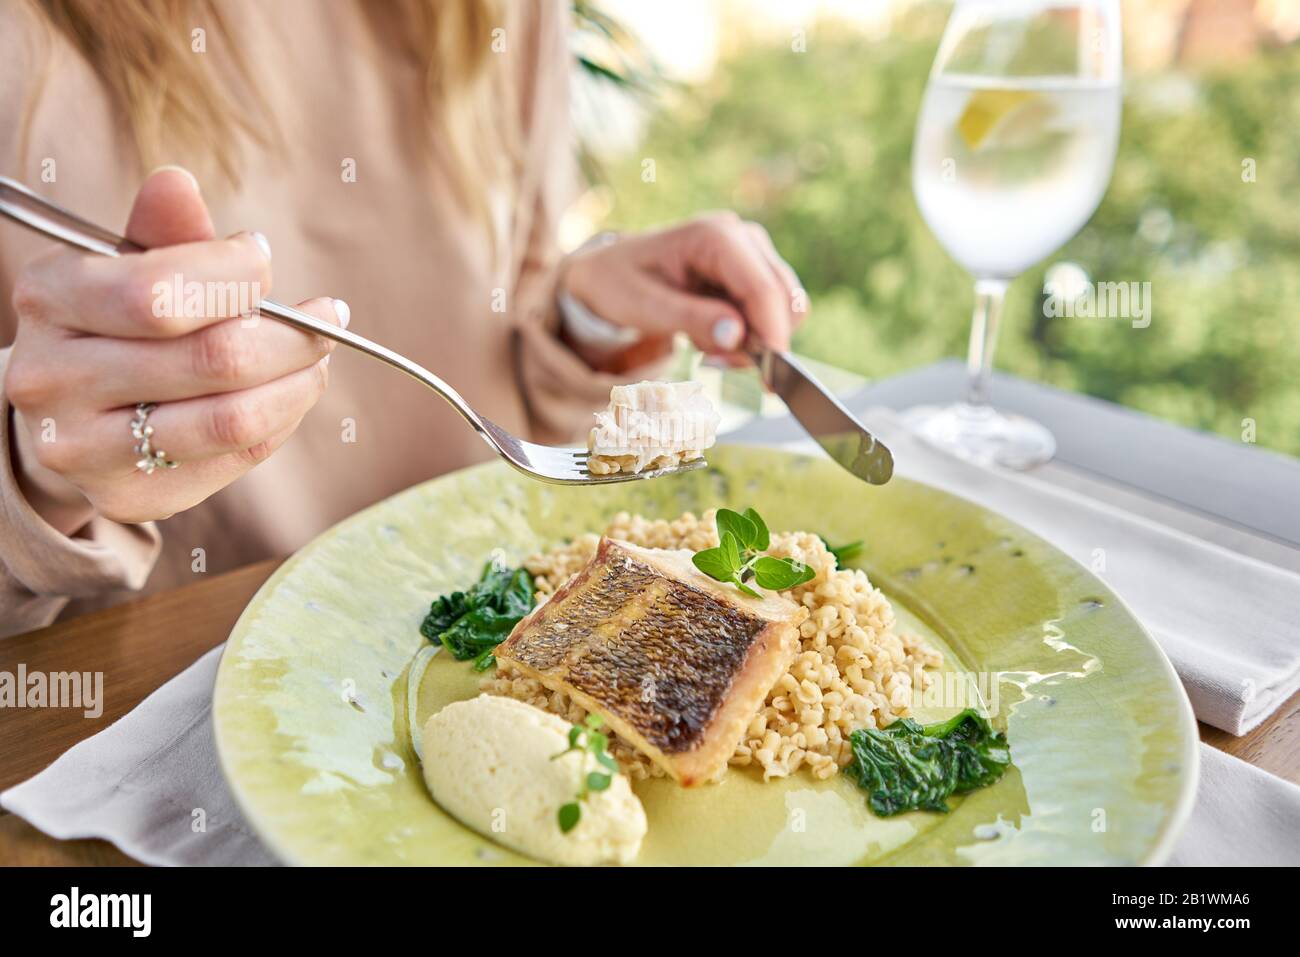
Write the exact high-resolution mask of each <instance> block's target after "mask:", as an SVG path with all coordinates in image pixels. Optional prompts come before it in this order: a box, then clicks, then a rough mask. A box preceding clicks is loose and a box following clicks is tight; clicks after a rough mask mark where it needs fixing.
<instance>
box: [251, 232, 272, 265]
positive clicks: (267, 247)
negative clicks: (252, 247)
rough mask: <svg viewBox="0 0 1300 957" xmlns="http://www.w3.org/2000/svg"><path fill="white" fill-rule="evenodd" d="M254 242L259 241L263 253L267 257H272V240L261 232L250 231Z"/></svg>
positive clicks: (258, 244) (259, 247) (258, 245)
mask: <svg viewBox="0 0 1300 957" xmlns="http://www.w3.org/2000/svg"><path fill="white" fill-rule="evenodd" d="M249 235H251V236H252V237H253V242H255V243H257V248H258V249H260V250H262V255H263V256H265V257H266V258H267V259H270V258H271V241H270V240H269V239H267V238H266V237H265V236H264V235H263V234H261V233H250V234H249Z"/></svg>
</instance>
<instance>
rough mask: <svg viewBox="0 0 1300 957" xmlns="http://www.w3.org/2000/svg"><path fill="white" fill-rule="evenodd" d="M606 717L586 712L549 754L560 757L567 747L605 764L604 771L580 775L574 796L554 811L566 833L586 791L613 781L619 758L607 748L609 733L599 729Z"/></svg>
mask: <svg viewBox="0 0 1300 957" xmlns="http://www.w3.org/2000/svg"><path fill="white" fill-rule="evenodd" d="M604 724H605V721H604V719H603V718H601V716H600V715H598V714H589V715H587V717H586V719H585V720H584V721H583V722H582V724H575V725H574V726H573V727H572V728H570V729H569V746H568V747H567V748H565V749H564V750H563V751H561V752H560V753H559V754H553V755H551V760H552V761H554V760H555V759H556V758H562V757H564V756H565V755H566V754H568V753H569V752H570V751H584V752H589V753H590V754H591V755H592V756H593V757H594V758H595V759H596V763H597V764H599V765H600V766H601V767H603V768H605V770H604V771H589V772H587V774H586V775H585V776H584V777H583V779H582V787H581V789H579V791H578V795H577V797H575V798H574V799H573V800H572V801H570V802H569V803H568V804H564V805H561V806H560V810H559V811H557V812H556V819H557V820H558V821H559V824H560V830H561V831H563V832H564V833H565V834H568V833H569V832H570V831H572V830H573V829H574V828H575V827H577V826H578V822H579V821H581V820H582V802H583V801H585V800H586V799H587V795H588V794H589V793H591V792H592V791H604V790H605V789H607V788H608V787H609V786H610V784H612V783H613V781H614V775H615V774H617V773H618V762H617V761H615V760H614V757H613V756H612V755H611V754H610V753H609V751H608V750H607V749H608V747H609V736H608V735H606V734H603V733H602V732H601V730H600V729H601V728H602V727H603V726H604Z"/></svg>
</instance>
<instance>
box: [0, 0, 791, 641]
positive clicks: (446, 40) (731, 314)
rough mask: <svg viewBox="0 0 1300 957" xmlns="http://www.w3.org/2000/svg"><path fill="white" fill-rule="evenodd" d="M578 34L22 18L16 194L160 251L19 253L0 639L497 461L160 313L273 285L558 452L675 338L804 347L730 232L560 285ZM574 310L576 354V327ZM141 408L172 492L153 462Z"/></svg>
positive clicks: (162, 15)
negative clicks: (557, 445)
mask: <svg viewBox="0 0 1300 957" xmlns="http://www.w3.org/2000/svg"><path fill="white" fill-rule="evenodd" d="M568 16H569V12H568V7H567V4H565V3H563V2H561V0H549V2H545V3H535V2H531V0H518V2H504V0H400V2H389V3H383V4H366V3H362V2H360V0H357V2H342V0H339V2H334V3H322V2H319V0H277V2H276V3H260V2H257V0H221V2H220V3H219V4H217V3H212V2H207V0H134V2H132V3H99V2H95V0H20V2H11V3H8V4H5V5H4V6H3V8H2V9H0V90H3V93H4V97H3V103H4V106H3V107H2V108H0V109H3V110H4V111H5V112H6V114H7V115H6V116H5V118H4V122H3V123H0V164H2V165H0V171H3V172H4V173H5V174H6V175H10V176H13V177H14V178H16V179H19V180H21V181H25V182H27V183H28V184H30V185H31V186H32V187H33V188H36V189H37V190H38V191H40V192H42V193H44V194H45V195H47V196H51V197H52V198H54V199H55V200H56V201H57V202H59V203H61V204H62V205H65V206H67V207H70V208H72V209H75V210H77V211H79V212H81V213H82V214H83V215H85V216H87V217H88V218H90V219H92V220H94V221H96V222H101V223H104V224H105V225H114V224H116V225H120V224H121V223H124V222H125V223H126V235H127V236H128V238H130V239H131V240H133V241H134V242H136V243H137V244H138V245H140V246H142V247H145V248H146V249H147V250H148V251H147V252H145V253H142V254H139V255H132V256H126V257H122V258H120V259H106V258H97V257H93V256H88V255H84V254H81V253H78V252H76V251H72V250H68V249H66V248H52V247H51V246H50V244H49V242H48V241H46V240H43V239H41V238H40V237H38V236H35V235H33V234H29V233H26V232H25V231H22V230H19V229H17V228H16V227H9V226H4V225H0V291H3V295H2V296H0V343H4V344H5V345H6V348H5V349H3V350H2V351H0V373H3V377H4V396H3V403H0V433H2V435H0V438H2V439H3V441H0V451H3V453H4V454H3V455H2V456H0V635H2V634H12V633H16V632H21V631H25V630H28V629H31V628H35V627H38V626H40V625H42V624H45V623H47V622H49V621H50V620H51V619H52V618H54V617H55V615H56V614H58V613H59V612H60V610H61V609H63V608H64V607H65V605H67V604H68V602H69V600H70V599H72V600H75V601H74V605H73V608H74V609H75V610H78V611H79V610H83V609H85V608H87V607H90V606H94V605H102V604H106V603H109V602H111V601H114V600H120V598H121V596H122V594H123V593H124V591H125V590H139V589H141V588H144V587H147V588H149V589H162V588H170V587H175V586H177V585H181V584H184V583H186V582H188V581H193V580H195V579H196V577H197V576H199V575H202V574H204V573H208V572H217V571H222V570H225V569H228V568H232V567H236V566H239V565H242V564H245V563H248V562H251V561H255V560H258V559H262V558H266V557H268V556H273V555H283V554H287V553H289V552H291V551H293V550H294V549H296V548H298V547H299V546H301V545H302V544H303V543H304V542H306V541H307V540H308V539H310V538H311V537H312V536H313V535H315V534H317V533H318V532H320V531H321V530H322V529H324V528H326V527H327V526H329V525H330V524H331V523H333V522H335V521H337V520H338V519H340V518H342V517H343V516H345V515H347V514H349V513H351V512H353V511H355V510H356V509H358V508H361V507H362V506H364V505H366V504H368V503H370V502H373V501H376V500H377V499H380V498H383V497H384V496H386V495H389V494H391V493H393V492H396V491H398V490H400V489H402V488H405V487H407V486H409V485H412V484H414V483H416V482H419V481H422V480H424V479H427V478H430V477H432V476H434V475H437V474H439V473H442V472H446V471H448V470H451V469H455V468H459V467H461V466H464V465H468V464H471V463H473V462H477V461H481V460H483V459H486V458H488V457H489V451H488V450H487V449H486V448H485V446H484V445H483V444H482V442H481V440H480V439H479V438H478V437H477V435H475V433H474V432H473V431H472V430H470V429H469V428H467V427H466V426H465V425H464V423H463V422H461V421H460V420H459V419H458V418H457V417H456V416H455V414H454V413H453V412H452V411H451V410H450V409H449V408H448V407H447V406H445V405H444V404H443V403H442V402H441V401H440V400H439V399H438V398H437V397H436V396H433V395H431V394H430V393H428V392H426V391H424V390H423V389H422V388H421V387H420V386H418V385H417V384H415V383H413V382H411V381H409V380H406V379H405V378H404V377H402V376H400V375H397V374H396V373H394V372H393V371H391V370H389V369H387V368H385V367H383V366H380V365H379V364H377V363H375V362H374V361H373V360H370V359H368V358H366V357H364V356H360V355H356V354H353V353H351V352H350V351H349V350H339V351H338V352H337V353H335V354H333V355H331V354H330V344H329V343H327V342H325V341H322V340H320V339H319V338H318V337H313V336H307V335H304V334H302V333H299V332H296V331H294V330H292V329H289V328H287V327H285V326H283V325H281V324H279V323H276V322H274V321H271V320H265V321H259V322H249V321H247V320H245V319H241V318H239V315H240V311H239V308H238V297H228V298H227V299H226V300H225V301H224V302H221V301H218V300H217V299H214V297H212V296H206V297H203V296H201V297H199V306H198V308H181V302H182V300H184V301H185V302H186V303H187V304H188V303H189V299H188V296H175V295H171V292H172V291H177V292H179V291H182V290H187V289H189V288H195V287H193V286H192V284H194V283H198V284H201V285H200V286H199V287H197V288H201V289H204V290H210V289H214V288H215V289H221V288H231V289H233V288H238V289H239V290H244V291H246V290H253V291H255V292H256V295H257V296H260V297H266V296H268V295H271V294H272V293H271V286H272V274H274V286H275V292H274V294H275V297H276V298H278V299H280V300H281V301H289V302H299V303H300V306H299V308H302V309H304V310H305V311H307V312H310V313H312V314H313V315H315V316H318V317H320V318H323V319H328V320H330V321H335V322H341V323H344V324H346V323H348V321H349V318H350V319H351V320H352V322H353V323H354V328H355V329H356V330H357V331H359V332H361V333H363V334H365V335H367V336H369V337H371V338H373V339H375V340H377V341H379V342H381V343H384V344H386V345H388V346H390V347H392V348H394V349H396V350H398V351H399V352H402V353H404V354H405V355H407V356H410V357H411V358H412V359H414V360H415V361H417V362H419V363H421V364H423V365H425V366H427V367H428V368H430V369H432V370H433V371H434V372H436V373H438V374H439V375H442V376H443V377H445V378H446V379H448V380H449V381H450V382H452V383H454V384H455V386H456V387H457V388H458V389H459V390H460V391H461V393H462V394H463V395H464V396H465V398H466V399H467V400H468V401H469V402H470V404H471V405H473V406H474V407H475V408H476V409H478V410H480V411H481V412H482V413H484V414H485V415H487V416H488V417H489V418H491V419H493V420H495V421H496V422H498V423H500V424H501V425H503V426H504V427H506V428H508V429H510V430H512V431H515V432H518V433H522V434H527V435H529V436H531V437H532V438H534V439H535V440H537V441H543V442H560V441H571V440H573V439H574V438H575V437H576V436H577V435H578V434H579V433H580V432H581V430H582V428H583V427H584V426H585V425H586V424H587V423H588V422H590V416H591V413H592V411H593V410H594V409H596V408H598V407H600V406H602V405H603V404H604V402H605V401H606V400H607V397H608V393H609V388H610V386H611V385H612V384H614V383H616V382H620V381H629V380H633V379H636V378H641V377H645V376H651V375H654V374H656V371H657V360H658V359H660V358H662V357H663V355H664V354H665V353H666V350H667V347H668V341H669V338H670V336H671V335H672V334H673V333H674V332H677V331H684V332H685V333H687V334H688V335H689V336H690V338H691V339H692V340H693V341H694V342H695V344H696V345H697V346H699V347H700V348H701V349H704V350H705V351H707V352H709V353H711V354H714V355H716V356H719V357H720V358H722V359H723V360H725V361H731V362H736V361H739V356H740V353H739V352H738V349H739V346H740V345H741V343H742V340H743V339H744V337H745V336H746V335H751V334H752V335H754V336H756V337H758V338H759V339H761V340H763V341H764V342H766V343H767V344H768V345H771V346H774V347H785V346H787V345H788V342H789V336H790V332H791V329H792V327H793V325H794V324H795V322H796V320H797V318H798V315H797V309H798V306H797V304H798V303H799V302H800V301H801V298H800V296H801V293H800V291H799V290H798V288H797V280H796V279H795V277H794V275H793V273H792V272H791V271H790V269H789V267H788V266H786V265H785V264H784V262H783V261H782V260H781V258H780V257H779V256H778V255H777V254H776V251H775V250H774V249H773V248H772V245H771V242H770V240H769V239H768V237H767V235H766V233H765V232H763V230H762V229H761V228H759V227H757V226H755V225H753V224H748V223H743V222H741V221H740V220H739V219H737V218H736V217H735V216H733V215H731V214H710V215H706V216H703V217H701V218H699V219H697V220H694V221H691V222H688V223H686V224H684V225H679V226H676V227H672V228H667V229H664V230H660V231H657V232H653V233H648V234H641V235H626V236H622V237H620V238H618V239H616V240H614V241H612V242H604V243H595V244H590V245H589V246H588V247H585V248H584V249H582V250H579V252H578V253H576V254H574V255H572V256H570V257H568V258H567V259H565V258H562V257H561V256H560V255H559V253H558V251H557V248H556V245H555V231H556V225H557V217H558V216H559V214H560V213H561V212H562V211H563V209H564V207H565V204H566V202H567V200H568V199H569V198H570V195H571V193H570V184H571V179H572V177H571V151H572V146H571V142H570V138H569V130H568V127H567V120H566V117H567V111H568V84H567V79H568V74H569V70H570V57H569V55H568V53H567V49H566V28H567V20H568ZM162 164H184V165H185V167H187V168H180V167H178V166H176V165H168V166H165V167H163V168H156V167H159V166H161V165H162ZM150 169H153V170H154V172H152V173H146V171H147V170H150ZM190 171H193V172H192V173H191V172H190ZM673 175H676V176H685V175H688V171H684V170H676V171H673ZM646 188H647V189H662V188H670V187H666V186H660V185H654V184H647V186H646ZM221 237H224V238H221ZM228 283H238V284H241V285H239V286H237V287H234V286H227V284H228ZM254 284H256V285H254ZM570 298H571V300H572V301H573V302H576V303H577V304H579V307H585V309H586V310H587V312H586V313H585V315H586V316H587V318H586V321H579V320H578V319H574V318H569V319H568V320H566V319H565V318H564V317H563V316H562V314H561V310H560V308H559V307H558V306H557V301H558V300H559V299H564V301H565V302H566V304H567V303H568V302H569V300H570ZM591 314H594V315H595V316H598V317H600V318H599V319H598V320H595V322H594V323H593V321H592V320H591V318H590V315H591ZM619 330H623V332H622V333H621V334H618V331H619ZM331 360H332V362H331ZM327 381H329V382H330V383H331V384H330V385H329V388H328V389H326V383H327ZM146 402H147V403H153V404H155V405H154V407H153V408H152V409H151V410H150V411H148V413H147V417H146V421H147V424H148V425H149V426H151V427H152V428H153V430H154V431H153V435H152V445H153V448H152V451H154V452H155V453H159V451H160V450H161V453H165V458H167V459H170V460H173V461H175V462H176V463H177V466H176V467H175V468H165V467H164V468H150V465H151V464H152V462H151V461H145V459H147V458H148V454H147V453H148V452H149V451H150V450H149V449H146V454H145V455H143V456H142V454H141V453H140V452H139V451H137V449H136V448H135V446H136V444H137V441H136V439H135V438H133V437H132V423H133V421H136V422H137V423H138V421H139V420H140V417H141V413H139V412H138V411H137V406H138V405H139V404H140V403H146ZM308 413H310V414H308ZM158 461H159V463H161V461H162V456H161V455H160V457H159V460H158ZM255 466H256V468H254V467H255ZM163 519H166V522H165V523H164V524H163V525H162V526H161V528H159V527H156V526H155V525H154V522H157V521H161V520H163Z"/></svg>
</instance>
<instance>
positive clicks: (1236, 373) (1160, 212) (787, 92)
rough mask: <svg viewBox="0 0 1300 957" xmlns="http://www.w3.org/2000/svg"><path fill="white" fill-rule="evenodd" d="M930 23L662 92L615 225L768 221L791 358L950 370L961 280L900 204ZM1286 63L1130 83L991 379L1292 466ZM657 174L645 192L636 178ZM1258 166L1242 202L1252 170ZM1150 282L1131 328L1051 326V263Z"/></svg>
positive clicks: (762, 59) (770, 58)
mask: <svg viewBox="0 0 1300 957" xmlns="http://www.w3.org/2000/svg"><path fill="white" fill-rule="evenodd" d="M942 26H943V17H942V11H938V12H936V11H934V10H927V9H926V8H921V10H920V11H918V12H917V13H914V14H913V15H911V16H909V17H908V18H906V19H904V20H903V21H901V22H900V23H899V24H897V26H896V29H895V30H894V31H893V32H892V33H891V35H890V36H889V37H888V38H887V39H882V40H878V41H873V40H869V39H866V38H864V37H862V36H861V35H859V34H857V33H855V32H853V31H852V30H850V29H848V28H839V27H836V26H835V25H834V24H830V23H823V24H821V25H820V26H819V27H817V28H816V29H815V30H813V31H812V32H811V33H810V35H809V37H808V43H807V52H803V53H799V52H793V51H792V50H791V49H790V48H789V47H787V46H784V45H782V46H773V47H760V46H752V45H751V46H748V47H745V48H742V49H741V51H740V52H738V53H737V54H735V55H733V56H730V57H728V58H727V59H726V60H725V61H724V62H723V63H722V64H721V66H720V68H719V69H718V71H717V72H716V74H715V77H714V78H713V80H712V81H711V82H710V83H709V84H708V85H707V86H705V87H703V88H699V89H695V90H691V91H688V92H686V93H684V94H683V93H674V94H673V95H672V96H671V97H667V98H665V102H664V103H663V104H662V106H661V108H660V109H659V111H658V112H657V114H656V115H655V116H654V117H653V119H652V121H651V123H650V126H649V129H648V135H647V138H646V141H645V143H644V145H643V146H642V147H641V149H640V150H639V152H638V153H637V154H636V155H632V156H628V157H626V158H624V159H623V160H622V161H620V162H616V163H613V164H609V165H608V166H607V170H606V175H607V177H608V185H609V188H610V190H611V192H612V195H613V197H614V201H613V206H612V211H611V213H610V215H609V217H608V222H607V224H606V225H608V226H609V227H612V228H640V227H647V226H652V225H655V224H660V223H665V222H670V221H672V220H676V219H680V218H682V217H686V216H690V215H693V214H695V213H698V212H700V211H703V210H708V209H716V208H721V207H730V208H734V209H736V210H737V211H738V212H740V213H741V214H742V215H744V216H746V217H748V218H751V219H755V220H758V221H760V222H762V223H763V224H764V225H765V226H766V227H767V228H768V230H769V231H770V232H771V233H772V235H773V237H774V239H775V241H776V243H777V246H778V247H779V248H780V249H781V250H782V252H783V253H784V255H785V256H786V258H787V259H789V261H790V262H791V264H792V265H793V266H794V267H795V269H796V270H797V271H798V273H799V275H800V277H801V278H802V280H803V282H804V285H805V287H806V288H807V290H808V292H809V294H810V297H811V302H812V313H811V315H810V317H809V319H808V321H807V322H806V323H805V325H804V326H803V328H802V329H801V330H800V333H799V335H798V338H797V340H796V348H797V349H799V350H800V351H802V352H804V353H806V354H808V355H811V356H813V357H815V358H818V359H822V360H824V361H827V362H831V363H834V364H836V365H839V366H842V367H845V368H848V369H851V370H853V371H855V372H858V373H861V374H863V375H867V376H872V377H878V376H887V375H893V374H897V373H899V372H902V371H904V370H906V369H909V368H913V367H916V366H919V365H922V364H925V363H928V362H932V361H934V360H936V359H939V358H941V357H944V356H960V355H963V354H964V351H965V345H966V336H967V330H968V328H969V320H970V311H971V306H972V291H971V280H970V278H969V277H968V276H967V275H966V274H965V273H964V272H963V271H962V270H961V268H960V267H958V266H957V265H956V264H955V263H954V262H953V261H952V260H951V259H950V258H949V257H948V255H947V254H946V253H945V252H944V250H943V248H942V247H940V246H939V244H938V243H937V241H936V240H935V239H934V238H933V237H932V236H931V234H930V231H929V229H928V228H927V227H926V225H925V223H924V221H923V220H922V219H921V217H920V214H919V212H918V211H917V208H916V205H915V202H914V201H913V198H912V188H911V169H910V162H911V148H912V133H913V126H914V123H915V119H916V116H917V111H918V109H919V106H920V101H921V96H922V93H923V91H924V86H925V81H926V75H927V73H928V71H929V67H930V63H931V60H932V59H933V57H934V53H935V48H936V46H937V44H938V38H939V34H940V33H941V31H942ZM1297 130H1300V46H1297V45H1294V44H1293V45H1291V46H1289V47H1284V48H1278V49H1265V50H1261V51H1260V52H1259V54H1258V55H1257V56H1256V57H1254V58H1253V59H1252V60H1251V61H1250V62H1249V63H1247V64H1246V65H1244V66H1240V67H1235V68H1233V69H1231V70H1223V71H1219V72H1207V73H1199V74H1184V73H1176V72H1168V73H1163V74H1157V75H1139V76H1133V77H1130V78H1129V79H1128V80H1127V81H1126V96H1125V110H1124V128H1123V134H1122V141H1121V145H1120V153H1119V159H1118V161H1117V163H1116V168H1115V175H1114V179H1113V180H1112V182H1111V186H1110V189H1109V191H1108V192H1107V194H1106V198H1105V200H1104V201H1103V203H1102V205H1101V208H1100V209H1099V210H1098V212H1097V213H1096V215H1095V216H1094V217H1093V219H1092V221H1091V222H1090V223H1089V224H1088V225H1087V226H1086V227H1085V228H1084V229H1083V231H1082V232H1081V233H1080V234H1079V235H1078V236H1077V237H1076V238H1075V239H1073V240H1072V241H1071V242H1070V243H1069V244H1068V245H1067V246H1066V247H1064V248H1063V249H1062V250H1060V251H1059V252H1057V253H1055V254H1053V255H1052V256H1050V257H1049V258H1048V259H1047V260H1045V261H1044V262H1043V263H1041V264H1039V265H1038V266H1037V267H1035V268H1034V269H1031V270H1030V271H1029V272H1028V273H1026V275H1024V276H1023V277H1021V278H1020V279H1019V280H1017V281H1016V282H1015V284H1014V285H1013V286H1012V289H1011V293H1010V295H1009V298H1008V303H1007V312H1006V318H1005V320H1004V326H1003V332H1002V340H1001V343H1000V345H999V348H998V353H997V359H996V361H997V366H998V367H999V368H1001V369H1004V370H1007V371H1009V372H1012V373H1014V374H1016V375H1020V376H1024V377H1027V378H1031V379H1037V380H1040V381H1043V382H1048V383H1051V384H1052V385H1055V386H1058V387H1061V388H1065V389H1071V390H1075V391H1079V392H1085V393H1088V394H1091V395H1094V396H1098V397H1101V398H1103V399H1109V400H1112V401H1115V402H1120V403H1123V404H1124V405H1127V406H1131V407H1133V408H1136V409H1140V410H1143V411H1146V412H1149V413H1152V414H1154V415H1157V416H1160V417H1162V418H1165V419H1169V420H1172V421H1175V422H1178V423H1180V424H1183V425H1188V426H1193V427H1198V428H1203V429H1209V430H1213V431H1215V432H1218V433H1221V434H1222V435H1224V436H1226V437H1229V438H1232V439H1234V440H1237V441H1241V440H1242V433H1243V419H1247V418H1249V419H1253V420H1254V421H1255V422H1256V424H1257V425H1256V427H1257V441H1258V443H1259V444H1260V445H1263V446H1267V447H1271V448H1274V449H1277V450H1280V451H1284V452H1288V453H1291V454H1300V384H1298V381H1300V341H1298V338H1300V337H1298V336H1297V333H1298V332H1300V322H1298V321H1297V310H1298V308H1300V306H1298V304H1300V216H1297V198H1298V197H1300V148H1298V147H1300V143H1297V139H1296V131H1297ZM644 158H653V159H654V161H655V173H656V175H655V181H654V182H644V181H643V179H642V165H641V164H642V160H643V159H644ZM1250 161H1253V168H1254V177H1253V178H1254V182H1250V181H1249V179H1250V176H1249V175H1247V174H1248V167H1249V165H1250ZM1061 261H1072V262H1075V263H1078V264H1079V265H1081V266H1082V267H1083V268H1084V269H1085V270H1086V271H1087V272H1088V274H1089V275H1090V277H1091V278H1092V279H1093V280H1094V281H1097V282H1107V281H1110V282H1130V281H1136V282H1144V281H1149V282H1150V283H1151V284H1152V321H1151V325H1150V326H1149V327H1148V328H1145V329H1135V328H1132V326H1131V324H1130V323H1129V322H1127V321H1125V320H1119V319H1084V318H1055V319H1049V318H1046V317H1045V316H1044V315H1043V309H1042V288H1043V281H1044V274H1045V272H1046V269H1047V267H1048V266H1050V265H1051V264H1052V263H1055V262H1061Z"/></svg>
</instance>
